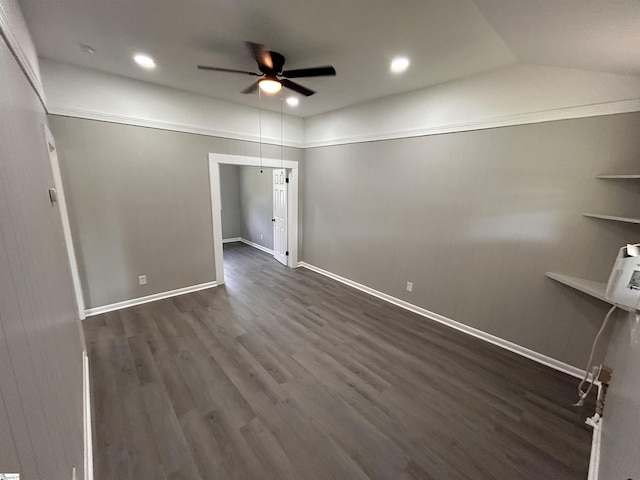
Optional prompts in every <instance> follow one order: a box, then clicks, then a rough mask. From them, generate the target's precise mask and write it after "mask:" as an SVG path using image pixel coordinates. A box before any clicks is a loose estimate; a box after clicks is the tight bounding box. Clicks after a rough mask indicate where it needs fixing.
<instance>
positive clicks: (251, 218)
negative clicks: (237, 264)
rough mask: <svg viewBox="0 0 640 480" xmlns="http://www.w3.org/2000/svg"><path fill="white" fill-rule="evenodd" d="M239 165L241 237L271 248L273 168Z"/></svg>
mask: <svg viewBox="0 0 640 480" xmlns="http://www.w3.org/2000/svg"><path fill="white" fill-rule="evenodd" d="M262 170H263V173H260V168H257V167H245V166H242V167H240V198H241V199H240V205H241V209H242V235H241V236H242V238H244V239H246V240H249V241H251V242H254V243H257V244H258V245H262V246H263V247H266V248H269V249H273V222H272V221H271V219H272V218H273V169H272V168H263V169H262Z"/></svg>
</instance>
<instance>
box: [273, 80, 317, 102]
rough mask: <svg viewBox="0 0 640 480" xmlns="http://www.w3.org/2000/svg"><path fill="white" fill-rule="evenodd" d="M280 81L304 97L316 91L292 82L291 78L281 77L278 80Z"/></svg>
mask: <svg viewBox="0 0 640 480" xmlns="http://www.w3.org/2000/svg"><path fill="white" fill-rule="evenodd" d="M280 83H281V84H282V86H283V87H287V88H290V89H291V90H293V91H294V92H298V93H299V94H301V95H304V96H305V97H310V96H311V95H313V94H314V93H316V92H314V91H313V90H309V89H308V88H307V87H303V86H302V85H300V84H299V83H296V82H292V81H291V80H287V79H286V78H283V79H282V80H280Z"/></svg>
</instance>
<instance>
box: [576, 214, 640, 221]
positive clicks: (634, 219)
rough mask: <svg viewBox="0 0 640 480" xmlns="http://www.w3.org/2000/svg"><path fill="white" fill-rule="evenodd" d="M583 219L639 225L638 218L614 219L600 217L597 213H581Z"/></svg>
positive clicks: (605, 216) (604, 216)
mask: <svg viewBox="0 0 640 480" xmlns="http://www.w3.org/2000/svg"><path fill="white" fill-rule="evenodd" d="M582 215H583V216H585V217H591V218H599V219H601V220H612V221H614V222H625V223H639V224H640V218H631V217H616V216H614V215H600V214H599V213H583V214H582Z"/></svg>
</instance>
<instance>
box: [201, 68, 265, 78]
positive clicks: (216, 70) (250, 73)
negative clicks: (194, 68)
mask: <svg viewBox="0 0 640 480" xmlns="http://www.w3.org/2000/svg"><path fill="white" fill-rule="evenodd" d="M198 69H199V70H213V71H214V72H230V73H244V74H246V75H253V76H255V77H261V76H262V75H261V74H260V73H254V72H247V71H245V70H234V69H232V68H219V67H207V66H206V65H198Z"/></svg>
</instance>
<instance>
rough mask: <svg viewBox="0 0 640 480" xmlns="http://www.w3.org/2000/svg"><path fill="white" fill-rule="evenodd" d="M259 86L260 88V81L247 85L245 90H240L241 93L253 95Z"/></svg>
mask: <svg viewBox="0 0 640 480" xmlns="http://www.w3.org/2000/svg"><path fill="white" fill-rule="evenodd" d="M259 86H260V80H258V81H257V82H254V83H252V84H251V85H249V86H248V87H247V88H245V89H244V90H242V92H241V93H253V92H255V91H256V90H257V89H258V87H259Z"/></svg>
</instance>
